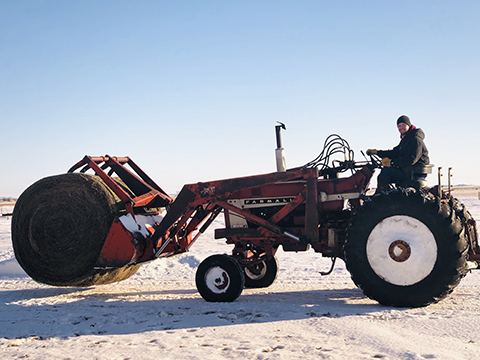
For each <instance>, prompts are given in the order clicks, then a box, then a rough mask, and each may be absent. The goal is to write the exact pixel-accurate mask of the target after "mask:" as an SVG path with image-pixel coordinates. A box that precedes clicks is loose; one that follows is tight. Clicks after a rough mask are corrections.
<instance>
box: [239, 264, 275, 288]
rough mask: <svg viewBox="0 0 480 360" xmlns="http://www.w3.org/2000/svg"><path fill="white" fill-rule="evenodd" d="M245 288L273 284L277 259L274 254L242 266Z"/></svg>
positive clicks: (263, 286)
mask: <svg viewBox="0 0 480 360" xmlns="http://www.w3.org/2000/svg"><path fill="white" fill-rule="evenodd" d="M243 271H244V275H245V287H246V288H265V287H269V286H270V285H272V284H273V282H274V281H275V279H276V278H277V274H278V261H277V258H276V257H275V256H272V257H271V258H269V259H268V260H264V261H262V262H260V263H257V264H254V265H250V266H246V267H245V268H243Z"/></svg>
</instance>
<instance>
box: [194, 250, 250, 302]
mask: <svg viewBox="0 0 480 360" xmlns="http://www.w3.org/2000/svg"><path fill="white" fill-rule="evenodd" d="M195 283H196V285H197V290H198V292H199V293H200V295H201V296H202V297H203V298H204V299H205V300H206V301H209V302H232V301H235V300H236V299H237V298H238V297H239V296H240V294H241V293H242V291H243V287H244V285H245V277H244V275H243V270H242V268H241V266H240V264H239V263H238V261H237V260H235V259H234V258H233V257H231V256H228V255H226V254H222V255H212V256H210V257H208V258H206V259H205V260H203V261H202V262H201V263H200V266H199V267H198V269H197V273H196V275H195Z"/></svg>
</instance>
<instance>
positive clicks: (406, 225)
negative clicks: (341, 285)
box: [344, 189, 468, 307]
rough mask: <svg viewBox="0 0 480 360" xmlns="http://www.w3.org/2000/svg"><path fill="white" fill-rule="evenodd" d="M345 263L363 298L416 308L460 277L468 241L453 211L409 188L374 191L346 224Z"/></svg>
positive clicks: (435, 299)
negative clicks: (374, 193) (375, 192)
mask: <svg viewBox="0 0 480 360" xmlns="http://www.w3.org/2000/svg"><path fill="white" fill-rule="evenodd" d="M344 249H345V262H346V265H347V269H348V270H349V271H350V274H351V276H352V280H353V281H354V282H355V284H356V285H357V286H358V287H359V288H361V289H362V291H363V292H364V294H365V295H366V296H368V297H369V298H371V299H373V300H376V301H378V302H379V303H381V304H383V305H387V306H397V307H420V306H426V305H428V304H431V303H435V302H438V301H439V300H441V299H443V298H444V297H445V296H447V295H448V294H449V293H451V292H452V291H453V289H454V288H455V287H456V286H457V285H458V284H459V283H460V280H461V279H462V277H463V276H465V274H466V272H467V270H468V265H467V251H468V242H467V239H466V237H465V235H464V230H463V226H462V222H461V220H460V219H459V217H458V216H457V214H456V212H455V211H454V210H452V208H451V206H449V204H447V203H443V202H441V201H440V199H439V198H438V197H435V196H434V195H432V194H430V193H426V192H424V191H423V192H422V191H416V190H413V189H397V190H394V191H390V192H387V193H382V194H379V195H376V196H374V197H373V198H372V199H371V201H367V202H365V204H364V205H363V206H362V207H361V208H360V209H359V210H358V211H357V212H356V213H355V214H354V216H353V217H352V220H351V222H350V224H349V226H348V228H347V238H346V242H345V248H344Z"/></svg>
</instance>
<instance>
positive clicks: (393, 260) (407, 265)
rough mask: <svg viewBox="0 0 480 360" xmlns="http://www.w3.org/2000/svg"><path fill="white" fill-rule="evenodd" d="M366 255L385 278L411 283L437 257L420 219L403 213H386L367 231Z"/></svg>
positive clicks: (427, 270)
mask: <svg viewBox="0 0 480 360" xmlns="http://www.w3.org/2000/svg"><path fill="white" fill-rule="evenodd" d="M367 259H368V262H369V264H370V266H371V267H372V269H373V271H375V273H376V274H377V275H378V276H380V277H381V278H382V279H384V280H385V281H387V282H389V283H391V284H395V285H400V286H408V285H413V284H416V283H418V282H419V281H421V280H423V279H424V278H426V277H427V276H428V275H429V274H430V273H431V271H432V269H433V267H434V266H435V262H436V261H437V243H436V241H435V237H434V236H433V234H432V232H431V231H430V229H429V228H428V227H427V226H426V225H425V224H424V223H422V222H421V221H419V220H417V219H415V218H413V217H410V216H406V215H395V216H390V217H388V218H385V219H383V220H382V221H381V222H379V223H378V224H377V225H376V226H375V227H374V228H373V230H372V232H371V233H370V236H369V237H368V240H367Z"/></svg>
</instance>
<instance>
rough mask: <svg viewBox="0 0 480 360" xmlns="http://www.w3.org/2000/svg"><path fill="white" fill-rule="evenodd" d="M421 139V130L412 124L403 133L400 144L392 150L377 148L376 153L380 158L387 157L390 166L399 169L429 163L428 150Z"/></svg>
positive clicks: (422, 135)
mask: <svg viewBox="0 0 480 360" xmlns="http://www.w3.org/2000/svg"><path fill="white" fill-rule="evenodd" d="M423 139H425V133H424V132H423V130H422V129H417V128H416V127H415V126H412V127H411V128H410V130H408V131H407V132H406V133H405V136H404V137H403V138H402V140H401V141H400V144H398V145H397V146H395V147H394V148H393V149H392V150H378V151H377V153H378V155H379V156H380V157H382V158H384V157H388V158H389V159H390V160H392V166H395V167H399V168H401V169H405V168H406V167H408V166H412V165H417V164H418V165H427V164H429V163H430V159H429V158H428V150H427V147H426V146H425V143H424V142H423Z"/></svg>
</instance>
